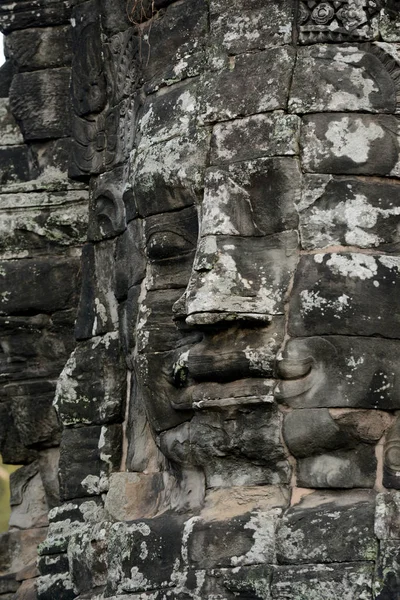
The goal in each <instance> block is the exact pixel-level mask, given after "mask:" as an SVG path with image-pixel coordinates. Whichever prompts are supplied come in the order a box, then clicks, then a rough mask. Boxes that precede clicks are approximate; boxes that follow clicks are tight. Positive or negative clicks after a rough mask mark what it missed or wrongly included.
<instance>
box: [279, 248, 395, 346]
mask: <svg viewBox="0 0 400 600" xmlns="http://www.w3.org/2000/svg"><path fill="white" fill-rule="evenodd" d="M398 267H399V259H398V258H397V257H396V256H393V257H392V256H385V255H373V254H361V253H356V252H351V253H345V252H337V253H336V252H333V253H321V254H315V255H309V256H302V257H301V258H300V262H299V265H298V269H297V271H296V275H295V282H294V287H293V292H292V297H291V302H290V310H291V316H290V323H289V331H290V333H291V334H292V335H296V336H301V335H324V334H329V335H335V334H343V335H361V336H371V335H380V336H383V337H386V338H399V330H400V329H399V326H400V322H399V321H398V318H397V316H396V313H393V310H392V307H393V306H395V303H396V300H395V298H396V297H397V286H398V285H399V283H398V274H399V269H398Z"/></svg>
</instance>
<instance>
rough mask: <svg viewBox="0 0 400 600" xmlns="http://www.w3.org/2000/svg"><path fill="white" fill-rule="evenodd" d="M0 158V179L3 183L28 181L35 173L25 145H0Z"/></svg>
mask: <svg viewBox="0 0 400 600" xmlns="http://www.w3.org/2000/svg"><path fill="white" fill-rule="evenodd" d="M6 141H7V137H6ZM0 159H1V168H0V181H1V183H2V184H3V185H6V184H13V183H14V184H15V183H19V182H25V181H29V179H31V177H32V175H33V174H34V173H35V167H34V165H33V164H32V160H31V156H30V154H29V149H28V147H27V146H23V145H21V146H3V147H0Z"/></svg>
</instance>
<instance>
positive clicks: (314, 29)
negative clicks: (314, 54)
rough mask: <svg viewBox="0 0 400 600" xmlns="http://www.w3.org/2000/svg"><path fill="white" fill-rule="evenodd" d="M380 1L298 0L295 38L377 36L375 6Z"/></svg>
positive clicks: (303, 40) (360, 38) (341, 39)
mask: <svg viewBox="0 0 400 600" xmlns="http://www.w3.org/2000/svg"><path fill="white" fill-rule="evenodd" d="M380 8H381V3H380V2H379V3H377V2H373V3H368V4H366V3H365V2H364V0H354V2H353V3H352V4H351V7H350V6H347V3H346V4H345V5H344V6H342V4H334V5H332V4H328V3H326V2H318V3H317V4H315V3H314V1H313V0H307V1H305V2H301V3H300V8H299V14H298V32H299V42H300V43H301V44H314V43H316V42H350V41H366V40H373V39H375V38H376V37H377V36H378V23H379V10H380Z"/></svg>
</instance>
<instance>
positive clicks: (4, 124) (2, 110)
mask: <svg viewBox="0 0 400 600" xmlns="http://www.w3.org/2000/svg"><path fill="white" fill-rule="evenodd" d="M0 131H1V145H2V146H16V145H18V144H23V143H24V138H23V137H22V133H21V130H20V128H19V127H18V125H17V123H16V121H15V119H14V117H13V115H12V113H11V110H10V101H9V99H8V98H1V99H0ZM5 156H6V155H5ZM5 156H4V157H5Z"/></svg>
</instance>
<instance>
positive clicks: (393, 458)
mask: <svg viewBox="0 0 400 600" xmlns="http://www.w3.org/2000/svg"><path fill="white" fill-rule="evenodd" d="M383 485H384V486H385V487H386V488H394V489H395V490H399V489H400V416H399V413H397V416H396V419H395V420H394V422H393V424H392V426H391V428H390V429H389V431H388V432H387V434H386V439H385V445H384V456H383Z"/></svg>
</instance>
